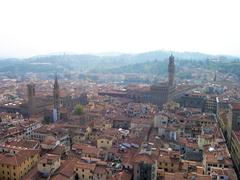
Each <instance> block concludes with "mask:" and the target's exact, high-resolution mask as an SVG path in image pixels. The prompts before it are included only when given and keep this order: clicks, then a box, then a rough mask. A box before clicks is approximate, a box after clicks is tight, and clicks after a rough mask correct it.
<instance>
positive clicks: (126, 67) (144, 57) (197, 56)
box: [0, 51, 235, 74]
mask: <svg viewBox="0 0 240 180" xmlns="http://www.w3.org/2000/svg"><path fill="white" fill-rule="evenodd" d="M171 53H172V54H173V55H174V56H175V57H176V59H177V60H178V59H181V60H191V61H202V60H206V59H221V60H229V59H230V60H231V59H234V58H235V57H231V56H213V55H208V54H203V53H198V52H171V51H152V52H145V53H139V54H121V53H103V54H98V55H89V54H81V55H76V54H60V53H59V54H53V55H42V56H35V57H32V58H27V59H1V60H0V72H3V73H4V72H10V73H16V74H18V73H26V72H35V73H39V72H43V73H52V72H59V73H61V72H64V71H78V72H105V71H107V70H109V71H116V72H125V71H129V72H134V71H137V72H148V71H151V72H157V69H162V68H163V67H162V66H161V65H158V64H155V63H156V62H164V60H166V59H167V58H168V57H169V55H170V54H171ZM151 62H152V63H151ZM143 63H145V64H143ZM164 67H165V65H164Z"/></svg>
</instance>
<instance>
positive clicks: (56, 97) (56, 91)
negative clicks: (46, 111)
mask: <svg viewBox="0 0 240 180" xmlns="http://www.w3.org/2000/svg"><path fill="white" fill-rule="evenodd" d="M59 96H60V93H59V84H58V79H57V75H55V80H54V85H53V121H57V120H59V117H60V114H59V108H60V99H59V98H60V97H59Z"/></svg>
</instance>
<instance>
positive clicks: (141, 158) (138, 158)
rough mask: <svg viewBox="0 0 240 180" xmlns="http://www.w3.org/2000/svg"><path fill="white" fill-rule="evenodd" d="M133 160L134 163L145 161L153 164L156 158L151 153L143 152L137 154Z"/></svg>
mask: <svg viewBox="0 0 240 180" xmlns="http://www.w3.org/2000/svg"><path fill="white" fill-rule="evenodd" d="M133 162H134V163H141V162H144V163H146V164H153V163H154V159H153V158H152V157H151V156H150V155H148V154H145V153H143V154H137V155H135V156H134V158H133Z"/></svg>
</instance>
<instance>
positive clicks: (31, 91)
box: [27, 83, 35, 115]
mask: <svg viewBox="0 0 240 180" xmlns="http://www.w3.org/2000/svg"><path fill="white" fill-rule="evenodd" d="M27 95H28V113H29V115H32V114H33V113H34V112H35V84H33V83H30V84H28V85H27Z"/></svg>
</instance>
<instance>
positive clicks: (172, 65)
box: [168, 54, 175, 87]
mask: <svg viewBox="0 0 240 180" xmlns="http://www.w3.org/2000/svg"><path fill="white" fill-rule="evenodd" d="M174 76H175V63H174V56H173V55H172V54H171V56H170V57H169V62H168V85H169V86H170V87H171V86H173V85H174Z"/></svg>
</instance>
